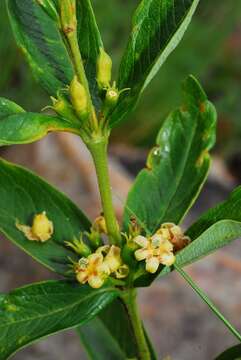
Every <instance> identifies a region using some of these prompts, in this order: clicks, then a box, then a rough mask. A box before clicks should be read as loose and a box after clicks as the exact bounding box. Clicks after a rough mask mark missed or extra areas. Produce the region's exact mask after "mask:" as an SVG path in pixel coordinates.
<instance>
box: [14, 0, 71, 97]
mask: <svg viewBox="0 0 241 360" xmlns="http://www.w3.org/2000/svg"><path fill="white" fill-rule="evenodd" d="M7 3H8V10H9V14H10V20H11V24H12V28H13V32H14V35H15V37H16V40H17V43H18V45H19V47H20V48H21V50H22V51H23V53H24V55H25V56H26V57H27V60H28V62H29V64H30V66H31V68H32V71H33V73H34V75H35V77H36V78H37V80H38V81H40V83H41V85H42V86H43V87H44V89H45V90H46V91H47V92H48V93H49V94H50V95H56V93H57V91H58V90H59V89H60V88H64V87H65V86H66V85H68V84H69V83H70V81H71V80H72V78H73V76H74V71H73V66H72V64H71V61H70V58H69V55H68V52H67V49H66V47H65V44H64V41H63V39H62V36H61V33H60V30H59V25H58V21H57V20H55V19H53V18H52V17H50V16H49V15H48V13H47V12H46V11H45V10H44V9H43V8H42V7H41V6H40V4H39V3H38V2H37V1H34V0H30V1H22V0H7Z"/></svg>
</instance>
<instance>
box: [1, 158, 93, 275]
mask: <svg viewBox="0 0 241 360" xmlns="http://www.w3.org/2000/svg"><path fill="white" fill-rule="evenodd" d="M43 211H46V214H47V216H48V218H49V219H50V220H51V221H52V222H53V223H54V234H53V236H52V238H51V239H50V240H49V241H47V242H46V243H43V244H42V243H38V242H36V241H29V240H28V239H27V238H26V237H25V235H24V234H23V233H22V232H20V231H19V230H18V229H17V227H16V221H17V220H18V221H19V222H20V223H21V224H26V225H31V222H32V219H33V216H34V215H36V214H39V213H42V212H43ZM89 227H90V223H89V221H88V219H87V218H86V217H85V215H84V214H83V213H82V212H81V211H80V210H79V209H78V208H77V206H76V205H74V204H73V203H72V202H71V201H70V200H69V199H68V198H66V197H65V196H64V195H63V194H61V193H60V192H59V191H57V190H55V189H54V188H53V187H52V186H50V185H49V184H48V183H46V182H45V181H44V180H42V179H41V178H39V177H37V176H36V175H34V174H32V173H31V172H29V171H27V170H25V169H23V168H22V167H19V166H15V165H12V164H10V163H8V162H6V161H4V160H0V230H1V232H3V233H4V234H5V235H6V237H8V238H9V240H11V241H12V242H14V243H15V244H16V245H17V246H19V247H20V248H21V249H22V250H24V251H25V252H27V253H28V254H29V255H30V256H32V257H33V258H34V259H35V260H37V261H39V262H40V263H42V264H43V265H45V266H46V267H47V268H49V269H50V270H52V271H55V272H57V273H59V274H66V273H67V272H68V271H69V270H70V268H69V265H70V260H69V258H72V259H73V260H76V255H75V254H74V253H72V252H71V251H70V250H68V249H67V248H66V246H65V244H64V241H72V240H73V238H74V237H76V238H79V236H80V234H81V232H83V231H86V230H89Z"/></svg>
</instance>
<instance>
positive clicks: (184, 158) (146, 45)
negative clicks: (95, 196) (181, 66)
mask: <svg viewBox="0 0 241 360" xmlns="http://www.w3.org/2000/svg"><path fill="white" fill-rule="evenodd" d="M61 1H64V2H61V3H60V2H59V1H57V0H43V1H42V0H41V1H34V0H29V1H27V0H7V4H8V9H9V15H10V19H11V23H12V28H13V31H14V35H15V37H16V40H17V42H18V45H19V46H20V48H21V49H22V51H23V52H24V54H25V55H26V57H27V59H28V62H29V63H30V66H31V67H32V70H33V73H34V75H35V77H36V78H37V79H38V80H39V81H40V83H41V85H42V86H43V87H44V88H45V89H46V90H47V92H48V93H49V94H50V95H54V96H57V98H58V99H52V100H53V102H54V109H55V111H56V113H58V114H61V116H63V118H62V117H57V116H55V117H53V116H48V115H43V114H37V113H29V112H25V111H24V110H23V108H21V107H19V106H18V105H16V104H15V103H13V102H11V101H9V100H6V99H4V98H0V145H9V144H13V143H15V144H23V143H28V142H32V141H36V140H37V139H40V138H41V137H43V136H44V135H46V134H47V133H48V132H49V131H69V132H73V133H76V134H77V135H79V136H80V137H81V138H82V140H83V141H84V143H85V144H86V146H87V147H88V149H89V150H90V152H91V155H92V158H93V161H94V165H95V169H96V173H97V178H98V184H99V190H100V195H101V201H102V208H103V216H101V217H99V218H98V219H97V220H96V221H95V222H94V223H93V224H92V225H91V223H90V221H89V220H88V219H87V218H86V216H85V215H84V214H83V213H82V212H81V210H80V209H78V207H76V206H75V205H74V204H73V203H72V202H71V201H70V200H69V199H68V198H66V197H65V196H64V195H63V194H61V193H60V192H58V191H57V190H56V189H54V188H53V187H51V186H50V185H49V184H47V183H46V182H45V181H44V180H42V179H40V178H39V177H37V176H36V175H34V174H32V173H30V172H28V171H27V170H25V169H23V168H21V167H19V166H14V165H12V164H9V163H7V162H5V161H4V160H0V231H1V232H2V233H3V234H5V235H6V237H7V238H9V239H10V240H11V241H12V242H14V243H15V244H16V245H17V246H19V247H20V248H21V249H23V250H24V251H25V252H27V253H28V254H29V255H30V256H32V257H33V258H34V259H36V260H37V261H39V262H40V263H42V264H43V265H44V266H46V267H47V268H49V269H50V270H52V271H55V272H57V273H59V274H61V275H63V276H66V277H71V278H72V280H75V282H74V281H73V282H72V283H70V282H60V281H57V282H45V283H40V284H33V285H30V286H27V287H24V288H21V289H17V290H15V291H13V292H11V293H10V294H9V295H0V320H1V324H0V327H1V328H2V331H1V332H0V333H1V334H0V359H2V360H4V359H7V358H8V357H9V356H10V355H11V354H13V353H14V352H15V351H17V350H18V349H20V348H21V347H23V346H25V345H27V344H30V343H32V342H34V341H36V340H38V339H40V338H42V337H45V336H48V335H51V334H53V333H56V332H58V331H61V330H64V329H68V328H73V327H78V326H79V325H83V324H85V323H86V322H88V321H89V320H91V319H93V318H94V319H93V320H92V322H90V323H89V324H87V325H85V326H84V327H82V328H79V330H78V331H79V334H80V336H81V339H82V342H83V344H84V345H85V347H86V348H87V351H88V353H89V356H90V357H91V358H93V359H104V358H109V357H113V358H115V359H119V360H121V359H123V360H124V359H126V358H138V359H140V360H150V359H151V360H155V359H156V355H155V353H154V350H153V349H152V345H151V342H150V340H149V339H148V336H147V333H146V331H145V329H144V328H143V324H142V321H141V319H140V317H139V314H138V312H137V308H136V290H135V289H133V285H134V287H138V286H146V285H149V284H150V283H151V282H152V281H153V280H154V279H155V277H156V276H157V275H158V274H160V275H164V274H166V273H168V272H170V271H171V270H172V269H171V268H170V267H163V265H162V264H165V262H163V261H161V259H160V258H161V256H169V253H168V251H170V252H171V255H172V259H173V261H174V260H175V257H174V254H173V251H176V250H173V248H174V245H175V244H174V245H172V244H171V242H172V241H174V238H175V234H172V236H173V238H171V237H170V241H169V240H167V239H164V241H166V243H168V244H167V245H168V248H169V249H171V250H167V247H166V248H165V246H164V244H161V241H162V240H163V239H161V240H160V239H159V240H158V239H157V241H156V243H152V242H151V241H150V239H144V242H146V243H147V247H146V248H145V247H144V250H145V251H146V252H147V256H148V257H151V259H152V260H153V258H154V261H155V263H156V261H157V267H155V266H153V267H149V268H144V266H143V262H142V263H141V264H140V266H138V265H139V264H138V263H137V260H136V259H135V258H134V256H133V252H134V251H135V249H134V247H132V248H131V247H128V246H129V245H130V244H131V245H133V244H134V246H135V245H136V242H135V241H133V240H134V237H135V236H136V234H135V232H134V230H133V228H131V227H130V223H131V217H132V216H133V215H134V216H135V217H136V220H137V222H139V225H140V226H141V227H142V229H141V231H142V233H144V232H146V236H149V235H153V234H154V233H155V232H156V231H157V230H158V228H159V227H160V225H161V224H163V223H164V222H174V223H176V224H178V223H179V222H180V221H181V220H182V219H183V217H184V216H185V214H186V213H187V211H188V210H189V209H190V207H191V206H192V204H193V202H194V201H195V199H196V197H197V196H198V194H199V192H200V190H201V188H202V186H203V183H204V181H205V179H206V177H207V173H208V169H209V165H210V155H209V150H210V149H211V148H212V146H213V145H214V142H215V130H216V111H215V108H214V106H213V105H212V103H211V102H209V101H208V99H207V96H206V94H205V93H204V91H203V90H202V88H201V86H200V85H199V83H198V82H197V80H195V78H194V77H193V76H189V77H188V79H187V80H186V81H185V83H184V86H183V102H182V106H181V107H180V108H179V109H177V110H176V111H174V112H173V113H171V114H170V115H169V117H168V118H167V120H166V121H165V123H164V125H163V127H162V128H161V130H160V132H159V135H158V137H157V141H156V147H155V148H154V149H153V150H152V151H151V153H150V155H149V157H148V159H147V169H144V170H142V171H141V172H140V174H139V175H138V176H137V179H136V181H135V183H134V185H133V187H132V189H131V191H130V193H129V196H128V199H127V203H126V206H125V209H124V232H125V234H123V237H121V231H120V229H119V224H118V222H117V220H116V216H115V213H114V208H113V203H112V194H111V186H110V181H109V175H108V166H107V165H108V163H107V145H108V139H109V135H110V131H111V127H113V126H114V125H115V124H116V123H117V122H118V121H120V120H122V119H123V118H124V117H125V116H126V115H128V114H129V113H130V112H131V111H132V110H133V109H134V107H135V106H136V104H137V101H138V99H139V97H140V95H141V93H142V92H143V91H144V89H145V88H146V86H147V85H148V84H149V82H150V81H151V80H152V78H153V77H154V76H155V75H156V73H157V71H158V70H159V69H160V67H161V66H162V65H163V63H164V61H165V60H166V58H167V57H168V56H169V55H170V53H171V52H172V51H173V50H174V48H175V47H176V46H177V45H178V43H179V42H180V40H181V38H182V37H183V35H184V32H185V31H186V29H187V27H188V25H189V23H190V21H191V18H192V15H193V13H194V11H195V9H196V7H197V5H198V2H199V1H198V0H183V1H181V2H169V1H167V0H163V1H162V2H160V0H142V1H141V3H140V4H139V7H138V9H137V10H136V12H135V15H134V18H133V28H132V32H131V35H130V38H129V42H128V46H127V49H126V51H125V53H124V56H123V58H122V62H121V66H120V70H119V75H118V82H117V86H118V88H119V90H125V92H122V93H121V96H120V98H119V102H118V103H117V106H116V107H114V106H115V105H113V103H112V105H111V106H110V103H109V102H108V101H106V99H107V94H108V96H110V99H111V98H112V96H113V93H112V94H111V91H112V92H113V89H114V90H115V89H116V84H115V82H114V83H113V85H111V84H109V82H110V77H111V74H110V72H109V70H110V67H111V63H112V61H111V59H110V58H109V56H107V55H106V58H107V59H108V74H107V75H108V76H107V85H106V86H107V88H106V87H105V86H102V87H100V86H99V88H98V86H97V82H96V77H97V76H96V67H97V66H96V65H97V64H98V67H100V68H98V74H101V72H103V73H104V72H105V71H107V70H106V66H105V62H104V64H103V62H101V61H99V59H100V57H99V55H100V54H105V53H104V52H103V50H101V51H100V48H104V46H103V43H102V40H101V36H100V33H99V30H98V27H97V24H96V21H95V17H94V13H93V9H92V6H91V1H90V0H79V1H77V2H76V1H75V0H68V1H67V0H66V1H65V0H61ZM75 4H76V5H77V7H75ZM60 5H61V6H60ZM102 7H103V4H102ZM60 10H61V11H60ZM76 20H77V24H76ZM101 66H103V68H101ZM73 78H74V79H75V82H72V85H73V84H74V83H75V85H76V84H78V89H77V90H78V91H77V92H76V91H74V88H73V87H72V86H71V88H72V90H73V92H72V93H71V95H72V96H70V92H69V84H70V82H71V81H72V79H73ZM174 79H175V82H176V78H175V77H174ZM126 88H128V89H126ZM165 91H166V89H165ZM76 93H77V95H76ZM114 95H115V94H114ZM117 98H118V94H117ZM155 101H156V99H155ZM82 105H83V106H82ZM83 108H84V110H85V116H83V117H82V116H79V118H78V115H79V113H81V114H82V110H83ZM240 191H241V189H240V188H238V189H237V190H235V192H233V193H232V194H231V196H230V198H229V199H228V200H227V201H226V202H224V203H223V204H220V205H218V206H217V207H215V208H214V209H211V210H210V211H208V212H207V213H206V214H204V215H203V216H201V218H200V219H199V220H198V221H197V222H196V223H195V224H194V225H193V226H192V227H191V228H190V229H189V230H188V232H187V234H188V235H189V236H190V238H191V240H192V242H191V243H190V244H188V245H187V246H186V247H184V249H183V246H182V249H181V250H180V251H178V252H177V253H176V254H175V255H176V269H177V270H178V271H179V273H180V274H181V275H182V276H183V277H184V278H185V280H186V281H187V282H189V283H190V284H191V286H192V287H193V289H194V290H195V291H196V292H197V294H198V295H199V296H201V298H202V299H203V300H204V301H205V302H206V303H207V304H208V306H209V307H210V308H211V309H212V310H213V311H214V312H215V313H216V315H217V316H219V318H220V319H221V320H222V321H223V322H224V323H225V325H226V326H227V327H228V328H229V329H230V330H231V331H232V332H233V334H234V335H236V337H237V338H238V339H240V338H241V335H240V334H239V333H238V332H237V331H236V330H235V329H234V328H233V327H232V326H231V324H230V323H229V322H228V321H227V320H226V319H225V318H224V317H223V315H222V314H221V313H220V312H219V311H218V310H217V309H216V308H215V306H214V305H213V304H212V303H211V302H210V301H209V300H208V298H207V296H206V295H203V293H202V291H201V290H200V289H198V287H197V286H196V285H195V284H193V282H192V280H191V279H190V277H189V276H188V275H186V274H185V272H184V271H183V270H182V269H181V267H182V266H184V265H188V264H190V263H192V262H194V261H197V260H198V259H199V258H201V257H203V256H206V255H208V254H209V253H211V252H213V251H214V250H217V249H219V248H221V247H223V246H225V245H227V244H229V243H231V241H233V240H235V239H237V238H239V237H240V236H241V215H240V198H241V196H240V194H241V192H240ZM43 213H44V214H43ZM40 214H42V216H44V219H45V220H44V225H43V223H41V226H40V225H39V224H38V225H39V226H40V227H41V229H40V230H41V231H43V228H44V231H45V232H46V226H47V229H48V230H49V229H50V228H51V232H48V237H47V238H41V237H38V236H37V239H36V237H35V238H34V236H32V234H34V228H35V227H34V221H35V219H36V215H40ZM46 223H47V224H46ZM20 224H21V225H20ZM52 224H53V232H52ZM132 225H133V223H132ZM38 229H39V228H38ZM129 229H130V230H131V229H132V231H133V232H131V231H130V232H129V233H128V231H129ZM35 230H36V229H35ZM138 230H139V229H137V230H136V231H137V234H139V232H138ZM176 230H180V229H179V228H178V227H176ZM88 231H89V232H90V233H89V235H88V236H87V234H86V232H88ZM166 231H169V230H168V229H166ZM170 231H171V230H170ZM29 234H30V235H29ZM103 234H105V235H107V236H106V242H107V243H108V246H107V247H106V246H104V247H103V246H102V247H98V245H100V244H102V241H101V236H102V235H103ZM169 235H170V233H169ZM163 236H164V235H163ZM165 236H167V235H165ZM182 237H183V234H182ZM86 238H88V241H87V240H86ZM78 239H79V242H78ZM40 240H41V241H40ZM73 240H75V243H74V246H72V247H71V249H73V250H70V249H69V248H67V247H66V246H67V245H66V241H68V242H71V241H73ZM91 240H92V242H91ZM124 240H126V241H127V243H126V244H124V243H123V242H124ZM142 240H143V239H142ZM151 240H153V239H151ZM82 241H84V242H85V245H84V244H83V243H82ZM153 241H154V240H153ZM90 242H91V243H90ZM94 244H95V245H94ZM96 244H98V245H96ZM86 245H89V247H87V246H86ZM124 245H125V249H126V248H127V250H128V251H129V257H132V261H130V263H129V267H128V266H127V264H125V263H124V256H123V253H124V252H122V250H123V246H124ZM148 246H149V247H150V249H149V248H148ZM83 248H84V249H85V256H84V258H83V254H82V250H83ZM164 248H165V249H164ZM76 249H77V251H76ZM79 249H81V251H79ZM163 249H164V250H163ZM142 250H143V249H142ZM91 251H92V253H91ZM161 252H162V253H161ZM90 253H91V254H90ZM142 255H143V253H142ZM122 257H123V258H122ZM144 259H145V260H146V259H147V257H146V256H144ZM139 260H140V261H142V259H139ZM149 260H150V259H149ZM166 263H168V262H166ZM73 264H74V269H73ZM133 264H134V265H133ZM169 265H170V263H169ZM174 267H175V264H174ZM153 268H154V269H158V271H156V272H155V273H154V274H150V273H149V272H148V271H151V272H152V273H153V271H152V269H153ZM150 269H151V270H150ZM73 270H74V271H73ZM74 277H75V279H74ZM90 279H92V280H93V281H89V280H90ZM107 279H109V280H107ZM77 281H78V282H79V283H81V285H79V284H78V285H77ZM87 282H88V284H89V285H84V284H86V283H87ZM110 282H111V283H112V284H114V285H113V287H110V286H109V284H110ZM104 283H105V285H104V286H103V284H104ZM91 286H92V287H94V288H97V287H99V288H100V287H101V286H103V287H102V288H101V289H98V290H96V289H95V290H93V289H91ZM117 298H118V299H117ZM114 299H115V301H114V302H113V303H112V304H110V303H111V301H113V300H114ZM107 305H109V306H107ZM106 306H107V307H106ZM105 307H106V308H105ZM96 315H98V318H96Z"/></svg>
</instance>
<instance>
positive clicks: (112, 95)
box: [105, 87, 120, 108]
mask: <svg viewBox="0 0 241 360" xmlns="http://www.w3.org/2000/svg"><path fill="white" fill-rule="evenodd" d="M119 96H120V93H119V91H118V89H116V88H115V87H113V88H109V89H108V90H107V91H106V95H105V106H106V107H108V108H113V107H114V106H115V105H116V104H117V101H118V99H119Z"/></svg>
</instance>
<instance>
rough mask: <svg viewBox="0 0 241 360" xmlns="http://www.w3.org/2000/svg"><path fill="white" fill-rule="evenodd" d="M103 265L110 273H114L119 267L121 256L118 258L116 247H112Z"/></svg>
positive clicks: (118, 250) (117, 248)
mask: <svg viewBox="0 0 241 360" xmlns="http://www.w3.org/2000/svg"><path fill="white" fill-rule="evenodd" d="M104 262H105V264H106V265H107V266H108V268H109V269H110V272H111V273H112V272H115V271H117V270H118V268H119V267H120V266H121V264H122V261H121V256H120V248H119V247H117V246H114V245H112V246H111V248H110V250H109V252H108V254H107V255H106V257H105V260H104Z"/></svg>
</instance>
